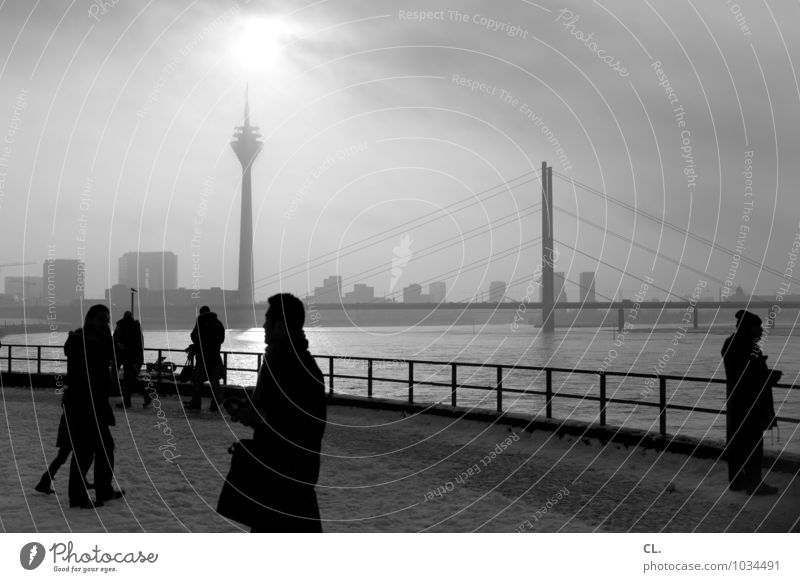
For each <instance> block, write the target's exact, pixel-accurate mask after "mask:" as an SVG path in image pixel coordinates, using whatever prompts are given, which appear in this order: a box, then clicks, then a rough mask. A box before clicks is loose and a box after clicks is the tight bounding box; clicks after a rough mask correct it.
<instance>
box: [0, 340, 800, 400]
mask: <svg viewBox="0 0 800 582" xmlns="http://www.w3.org/2000/svg"><path fill="white" fill-rule="evenodd" d="M6 345H7V347H8V348H9V349H11V348H45V349H60V348H58V347H56V346H51V345H41V344H39V345H26V344H6ZM144 351H146V352H161V353H183V352H184V351H185V350H184V349H183V348H144ZM222 353H227V354H229V355H238V356H257V355H259V352H241V351H223V352H222ZM312 357H314V358H322V359H335V360H351V361H364V362H366V361H369V360H372V361H373V362H391V363H394V364H398V365H405V364H408V363H410V362H414V363H415V364H422V365H431V366H440V367H441V368H442V369H444V368H445V367H447V366H452V365H453V364H455V365H456V366H462V367H471V368H488V369H494V368H496V367H497V366H498V365H502V366H503V368H504V369H506V370H509V371H515V370H517V371H536V372H545V371H548V370H549V371H550V372H556V373H563V374H584V375H593V376H597V375H598V373H597V370H590V369H580V368H575V369H573V368H554V367H548V366H519V365H514V364H486V363H483V364H481V363H478V362H458V361H452V362H442V361H435V360H407V359H402V358H369V357H364V356H355V357H351V356H330V355H324V354H312ZM12 359H13V360H23V361H24V360H25V358H17V357H12ZM34 359H35V358H34ZM49 361H66V360H49ZM604 374H605V375H606V377H612V376H613V377H616V378H654V379H659V378H664V379H665V380H670V381H677V382H702V383H706V384H724V383H725V379H723V378H702V377H699V376H673V375H669V376H666V375H662V376H659V375H657V374H647V373H642V372H621V371H620V372H615V371H612V370H606V371H605V372H604ZM774 387H775V388H782V389H787V390H800V385H793V384H775V385H774Z"/></svg>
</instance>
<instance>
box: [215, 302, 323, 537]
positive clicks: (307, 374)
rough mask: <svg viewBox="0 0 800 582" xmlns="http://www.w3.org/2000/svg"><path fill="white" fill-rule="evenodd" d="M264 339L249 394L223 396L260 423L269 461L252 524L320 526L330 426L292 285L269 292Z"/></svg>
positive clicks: (269, 528) (259, 440) (259, 447)
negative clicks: (323, 459)
mask: <svg viewBox="0 0 800 582" xmlns="http://www.w3.org/2000/svg"><path fill="white" fill-rule="evenodd" d="M268 302H269V308H268V309H267V313H266V318H265V321H264V341H265V342H266V344H267V349H266V353H265V355H264V361H263V364H262V366H261V370H260V371H259V373H258V382H257V385H256V389H255V392H254V394H253V398H252V400H242V399H236V398H230V399H227V400H226V401H225V403H224V406H225V408H226V410H227V411H228V412H229V413H230V414H231V420H233V421H234V422H241V423H242V424H244V425H245V426H249V427H252V428H254V429H255V431H254V433H253V443H254V447H255V449H256V455H257V456H258V458H260V459H261V460H262V461H263V463H264V465H265V468H264V470H263V471H261V475H260V476H259V477H257V478H259V479H261V480H263V487H261V488H260V491H263V496H262V497H261V498H260V499H256V501H257V502H258V503H259V509H258V510H257V511H256V512H255V515H254V516H253V518H252V520H251V523H250V524H249V525H251V528H252V529H251V531H252V532H254V533H255V532H322V524H321V522H320V513H319V505H318V503H317V494H316V491H315V487H316V484H317V480H318V479H319V469H320V451H321V448H322V436H323V434H324V432H325V422H326V410H325V383H324V377H323V375H322V372H321V371H320V369H319V366H317V363H316V361H315V360H314V357H313V356H312V355H311V354H310V353H309V351H308V341H307V340H306V337H305V333H304V332H303V324H304V322H305V308H304V306H303V302H302V301H300V299H298V298H297V297H295V296H294V295H291V294H289V293H280V294H278V295H273V296H272V297H270V298H269V300H268Z"/></svg>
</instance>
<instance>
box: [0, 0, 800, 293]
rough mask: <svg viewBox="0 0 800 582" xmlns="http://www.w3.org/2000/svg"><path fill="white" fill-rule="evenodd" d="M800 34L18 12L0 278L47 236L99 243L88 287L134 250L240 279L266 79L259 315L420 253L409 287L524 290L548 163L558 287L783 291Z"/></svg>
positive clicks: (791, 211) (549, 22)
mask: <svg viewBox="0 0 800 582" xmlns="http://www.w3.org/2000/svg"><path fill="white" fill-rule="evenodd" d="M103 4H105V7H103ZM303 4H305V5H306V7H303ZM421 10H425V11H429V14H425V15H424V16H425V18H424V19H422V18H421V15H420V14H418V12H419V11H421ZM798 28H800V5H798V3H796V2H777V3H776V2H773V3H767V2H756V1H747V0H745V1H740V2H738V3H734V2H726V1H725V0H709V1H705V2H699V1H694V2H689V1H683V0H678V1H674V0H661V1H657V2H647V1H643V2H635V3H634V2H624V1H615V2H594V3H591V2H580V3H578V2H571V3H552V2H548V1H544V2H540V3H534V2H529V1H525V0H504V1H503V2H489V1H482V2H478V1H467V2H454V3H444V2H435V1H426V2H417V3H402V2H388V1H384V0H377V1H376V0H369V1H367V0H363V1H347V0H343V1H341V0H330V1H327V2H326V1H322V2H307V3H303V2H291V3H290V2H257V1H255V0H254V1H251V2H240V3H235V2H226V1H224V0H214V1H205V2H201V1H198V2H190V1H170V2H158V3H156V2H150V3H148V4H145V3H143V2H131V1H127V0H119V2H117V3H116V4H114V5H112V2H106V3H103V2H99V1H98V2H94V3H93V2H89V1H88V0H86V1H83V0H82V1H75V2H72V3H67V2H33V1H29V0H6V1H4V2H0V140H2V142H1V143H0V227H1V228H2V234H0V237H1V238H0V242H2V250H1V251H0V262H2V263H10V262H17V261H33V262H34V263H35V264H34V265H31V266H29V267H26V270H25V271H24V272H25V273H26V274H33V275H40V274H41V266H40V264H41V261H42V260H43V259H44V258H45V257H46V256H47V253H48V248H49V245H52V248H53V249H54V252H55V255H56V256H58V257H61V258H76V257H78V256H82V253H83V252H84V251H83V249H82V248H81V247H83V246H85V247H86V250H85V257H86V262H87V283H88V295H89V296H94V297H98V296H102V292H103V289H105V288H106V287H108V286H109V285H110V284H113V283H116V281H117V260H118V258H119V256H120V255H121V254H123V253H124V252H127V251H131V250H136V249H139V250H144V251H153V250H169V251H173V252H175V253H177V254H178V255H179V269H180V272H179V283H180V284H181V285H183V286H187V287H190V286H191V285H192V275H193V255H192V253H195V255H194V265H195V271H194V273H195V275H197V274H200V275H201V280H202V283H201V284H202V286H204V287H205V286H223V287H227V288H234V287H235V285H236V278H237V266H238V264H237V260H236V257H237V252H238V219H239V204H240V199H239V197H238V195H237V194H238V191H239V186H240V184H239V179H240V176H241V169H240V166H239V164H238V162H237V160H236V157H235V156H234V154H233V152H232V151H231V149H230V146H229V142H230V140H231V136H232V133H233V128H234V126H235V125H238V124H241V122H242V117H243V103H244V93H245V84H246V83H247V82H249V85H250V102H251V117H252V121H253V123H255V124H257V125H259V126H260V128H261V132H262V134H263V140H264V147H263V150H262V153H261V155H260V157H259V158H258V160H257V161H256V163H255V166H254V170H253V180H254V185H253V193H254V196H253V198H254V200H253V205H254V217H255V218H254V224H255V276H256V280H257V289H256V296H257V298H264V297H266V296H267V295H269V294H271V293H274V292H277V291H279V290H285V291H292V292H295V293H298V294H300V295H305V294H306V293H307V292H308V291H309V290H310V289H313V287H314V286H315V285H319V284H320V283H321V281H322V279H323V278H324V277H325V276H327V275H330V274H334V273H337V272H338V273H339V274H341V275H342V277H343V280H344V281H343V282H344V286H345V288H349V287H350V285H352V284H353V283H354V282H365V283H368V284H370V285H374V286H375V288H376V292H377V293H378V294H383V293H389V292H390V291H391V290H392V271H391V268H392V259H393V258H395V259H397V258H398V257H403V256H407V257H408V261H407V264H405V261H404V260H401V261H399V263H404V264H403V265H402V268H401V273H400V275H399V277H396V281H395V282H394V289H393V290H394V291H398V290H400V289H401V288H402V287H403V286H405V285H407V284H409V283H411V282H415V281H417V282H420V283H426V282H428V281H432V280H439V279H441V280H444V281H446V282H447V284H448V297H449V298H450V299H452V300H459V299H466V298H469V297H472V296H474V295H475V294H476V293H477V292H479V291H482V290H485V289H487V288H488V285H489V282H490V281H492V280H503V281H510V282H512V283H515V282H516V283H518V284H517V285H516V286H515V287H513V288H512V289H511V290H510V291H509V295H511V296H514V297H521V296H522V295H523V294H524V292H525V288H526V285H527V283H528V281H529V280H530V278H531V277H532V276H533V271H534V268H535V267H536V265H537V264H539V262H540V253H541V247H540V244H539V236H540V234H541V232H540V231H541V215H540V214H539V212H538V209H537V208H531V207H532V206H533V205H535V204H537V203H538V202H539V201H540V185H539V182H538V178H537V177H536V174H533V173H532V172H534V171H536V170H538V168H539V166H540V165H541V162H542V161H547V162H548V163H550V164H552V166H553V168H554V172H555V173H556V174H557V179H556V180H555V181H554V199H555V206H556V212H555V225H556V226H555V237H556V239H557V241H559V242H558V243H557V245H556V247H557V250H558V263H559V264H558V266H557V270H562V271H565V272H567V273H568V275H567V276H568V278H569V279H573V280H576V281H577V279H578V273H579V272H580V271H586V270H593V271H594V270H596V271H597V280H598V282H597V288H598V292H599V293H600V294H601V296H608V297H611V296H619V294H620V293H621V292H622V293H624V294H625V296H628V297H630V296H632V295H633V293H634V292H635V291H636V290H637V289H638V288H639V286H640V279H642V278H644V277H652V278H653V279H654V281H655V286H656V287H661V288H663V289H667V290H671V291H672V292H674V293H675V294H676V295H679V296H688V295H690V294H691V292H692V289H693V288H694V287H695V285H696V284H697V282H698V280H699V279H704V280H706V281H708V287H707V288H708V290H709V291H708V293H709V294H712V295H713V296H715V297H716V296H717V294H718V292H719V288H720V287H721V286H722V285H723V284H724V282H725V281H726V280H728V281H729V282H733V284H741V285H743V286H744V287H745V289H747V290H750V289H752V288H753V287H754V286H756V287H757V289H758V291H759V292H761V293H764V294H774V293H775V292H776V290H777V289H778V288H779V285H780V284H781V283H782V282H786V281H789V282H791V279H788V278H782V277H781V274H782V273H784V272H785V270H786V268H787V261H789V255H788V253H789V252H790V251H791V250H792V243H793V241H794V240H795V237H796V236H797V235H798V232H799V230H800V227H799V226H798V222H799V221H800V196H798V186H797V185H798V179H799V178H800V175H799V174H800V164H798V154H800V152H799V151H798V149H799V148H798V139H797V136H798V135H799V134H800V107H799V105H800V87H799V86H798V78H797V77H798V68H797V67H798V66H800V39H798V34H797V33H798ZM590 35H591V36H590ZM659 65H660V66H659ZM681 122H682V123H683V124H684V125H682V126H681V125H679V124H680V123H681ZM745 170H752V196H751V195H750V194H751V191H750V190H746V188H747V186H748V184H747V183H746V178H747V177H749V175H747V176H746V175H745V174H744V172H745ZM520 176H522V178H519V177H520ZM570 179H572V180H575V181H577V182H579V183H580V184H582V185H586V186H589V187H590V188H592V189H594V193H592V192H591V191H589V190H586V189H584V188H580V187H577V186H574V185H573V184H571V183H570V181H569V180H570ZM509 182H510V184H511V185H512V186H515V185H516V184H520V183H521V185H519V186H517V187H513V188H510V187H509V188H505V189H503V188H502V187H501V186H502V185H503V184H504V183H506V184H508V183H509ZM602 192H605V193H607V194H608V195H610V196H612V197H613V198H614V200H615V201H622V202H623V203H625V204H627V205H629V206H632V207H634V209H635V212H634V211H631V210H627V209H625V208H624V207H623V206H620V205H619V204H618V203H617V202H610V201H604V200H603V198H602V197H601V196H599V195H598V193H602ZM492 194H497V195H496V196H491V195H492ZM750 202H752V211H750V208H751V206H748V204H749V203H750ZM648 215H649V216H650V217H648ZM576 216H577V217H578V218H576ZM653 217H659V218H663V219H664V220H666V221H667V222H668V223H669V225H670V226H669V227H662V226H661V225H659V223H658V221H657V220H653ZM587 221H588V222H587ZM686 230H688V231H689V232H690V235H686V234H685V231H686ZM405 235H408V241H410V242H408V243H407V244H406V245H405V246H404V245H403V244H402V242H401V241H402V240H403V238H404V236H405ZM737 237H738V239H737ZM83 239H85V242H84V240H83ZM737 240H738V244H739V247H740V249H742V248H743V253H742V254H743V255H744V256H745V257H747V259H748V260H747V261H746V260H743V261H741V262H738V261H735V260H734V259H732V257H731V256H730V254H727V253H726V252H725V251H726V249H728V250H730V249H735V248H736V246H737ZM707 241H713V242H714V243H715V244H717V245H718V249H717V250H714V249H713V248H712V247H711V246H710V245H709V244H707ZM396 249H401V250H396ZM573 249H575V250H573ZM648 249H657V250H659V252H661V253H662V254H663V256H662V257H660V258H657V259H654V255H653V254H652V252H651V251H650V250H648ZM308 261H312V262H311V266H310V268H309V267H308V263H307V262H308ZM676 263H681V264H682V266H680V267H679V266H678V265H677V264H676ZM762 264H763V265H764V266H765V267H766V268H767V270H766V271H765V270H764V269H763V268H761V267H760V266H759V265H762ZM397 265H398V262H397V261H396V263H395V266H397ZM736 265H738V267H737V266H736ZM22 273H23V269H22V268H7V269H4V270H3V274H15V275H19V274H22ZM281 273H282V275H280V274H281ZM622 273H627V274H626V275H623V274H622ZM567 290H568V292H569V293H570V295H571V297H574V296H575V293H576V288H575V287H574V286H568V288H567ZM792 291H793V292H800V289H797V288H794V287H792ZM650 293H651V298H652V297H659V298H664V297H665V296H666V293H665V292H664V291H661V290H658V289H655V290H653V289H651V291H650Z"/></svg>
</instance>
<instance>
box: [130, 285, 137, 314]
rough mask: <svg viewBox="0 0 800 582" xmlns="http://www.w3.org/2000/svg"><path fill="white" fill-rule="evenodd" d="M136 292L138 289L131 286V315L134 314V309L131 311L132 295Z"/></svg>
mask: <svg viewBox="0 0 800 582" xmlns="http://www.w3.org/2000/svg"><path fill="white" fill-rule="evenodd" d="M136 293H138V291H137V290H136V289H134V288H133V287H131V315H133V314H134V311H133V296H134V295H135V294H136ZM134 319H136V318H134Z"/></svg>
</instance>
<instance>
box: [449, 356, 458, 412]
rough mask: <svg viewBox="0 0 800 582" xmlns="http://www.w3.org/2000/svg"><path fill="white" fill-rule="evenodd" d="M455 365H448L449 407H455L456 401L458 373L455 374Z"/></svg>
mask: <svg viewBox="0 0 800 582" xmlns="http://www.w3.org/2000/svg"><path fill="white" fill-rule="evenodd" d="M456 369H457V364H450V406H453V407H455V406H456V404H457V402H458V401H457V400H456V385H457V382H458V375H457V374H458V373H457V372H456Z"/></svg>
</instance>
